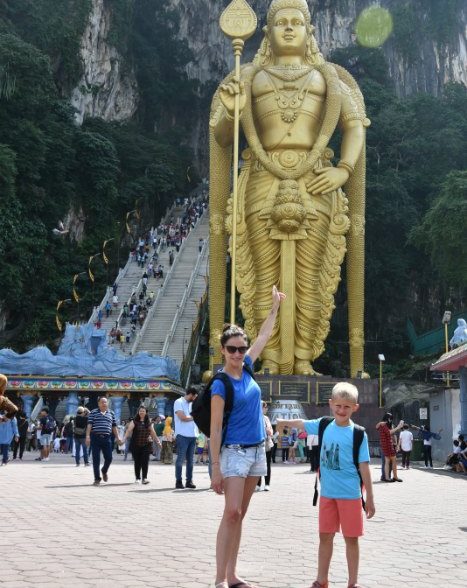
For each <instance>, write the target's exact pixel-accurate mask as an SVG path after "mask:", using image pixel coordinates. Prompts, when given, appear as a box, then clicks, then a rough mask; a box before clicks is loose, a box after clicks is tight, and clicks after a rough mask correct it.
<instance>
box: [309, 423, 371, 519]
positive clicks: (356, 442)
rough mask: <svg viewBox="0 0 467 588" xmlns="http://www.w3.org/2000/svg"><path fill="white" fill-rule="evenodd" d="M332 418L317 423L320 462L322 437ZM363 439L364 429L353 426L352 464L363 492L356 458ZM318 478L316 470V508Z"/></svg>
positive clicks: (319, 473)
mask: <svg viewBox="0 0 467 588" xmlns="http://www.w3.org/2000/svg"><path fill="white" fill-rule="evenodd" d="M333 420H334V418H333V417H323V418H322V419H321V420H320V422H319V429H318V455H319V460H320V462H321V446H322V443H323V435H324V431H325V430H326V427H327V426H328V425H330V424H331V423H332V422H333ZM364 437H365V428H364V427H361V426H360V425H356V424H354V430H353V447H352V454H353V462H354V465H355V469H356V470H357V473H358V477H359V478H360V487H361V488H362V490H363V480H362V475H361V474H360V467H359V462H358V456H359V453H360V447H361V445H362V443H363V439H364ZM318 478H321V472H320V471H319V468H318V473H317V474H316V479H315V493H314V496H313V506H316V504H317V503H318ZM362 508H365V500H364V498H363V491H362Z"/></svg>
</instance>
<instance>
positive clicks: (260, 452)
mask: <svg viewBox="0 0 467 588" xmlns="http://www.w3.org/2000/svg"><path fill="white" fill-rule="evenodd" d="M220 466H221V472H222V476H223V477H224V478H234V477H236V478H247V477H248V476H254V477H260V476H265V475H266V473H267V468H266V449H265V447H264V443H263V444H262V445H259V446H258V447H244V448H242V447H240V446H239V445H233V446H230V447H226V446H225V445H224V447H222V451H221V463H220Z"/></svg>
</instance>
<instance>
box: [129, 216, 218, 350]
mask: <svg viewBox="0 0 467 588" xmlns="http://www.w3.org/2000/svg"><path fill="white" fill-rule="evenodd" d="M205 214H207V213H206V212H203V214H202V215H201V216H200V217H199V218H198V220H197V222H196V224H195V226H194V227H193V229H192V230H191V231H190V232H189V233H188V235H187V237H186V238H185V239H184V240H183V243H182V244H181V246H180V251H179V252H178V254H177V255H176V256H175V259H174V262H173V264H172V266H171V267H170V269H169V271H168V272H167V275H166V276H165V279H164V283H163V284H162V286H161V287H160V288H159V292H158V293H157V296H156V299H155V300H154V302H153V304H152V306H151V308H150V309H149V311H148V314H147V315H146V320H145V321H144V324H143V326H142V327H141V329H140V331H139V333H138V334H137V335H136V338H135V341H134V343H133V345H132V347H131V351H130V355H134V354H135V352H136V349H137V348H138V345H139V344H140V343H141V341H142V339H143V336H144V334H145V333H146V330H147V328H148V325H149V324H150V322H151V321H152V318H153V316H154V313H155V312H156V308H157V306H158V304H159V300H160V298H161V297H162V295H163V294H164V292H165V289H166V287H167V284H168V283H169V282H170V278H171V277H172V272H173V271H174V270H175V268H176V266H177V265H178V262H179V259H180V257H181V253H182V252H183V250H184V249H185V244H186V242H187V241H188V239H189V238H190V236H191V235H193V230H194V229H195V227H196V226H197V225H198V223H199V222H200V221H201V219H202V218H203V216H204V215H205Z"/></svg>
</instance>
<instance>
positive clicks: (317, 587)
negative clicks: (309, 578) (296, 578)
mask: <svg viewBox="0 0 467 588" xmlns="http://www.w3.org/2000/svg"><path fill="white" fill-rule="evenodd" d="M310 588H329V584H328V582H325V583H324V584H320V583H319V582H318V580H315V581H314V582H313V584H312V585H311V586H310Z"/></svg>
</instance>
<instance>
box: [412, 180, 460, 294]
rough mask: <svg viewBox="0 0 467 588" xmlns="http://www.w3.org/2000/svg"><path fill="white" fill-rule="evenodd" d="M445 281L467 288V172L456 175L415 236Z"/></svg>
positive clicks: (443, 184)
mask: <svg viewBox="0 0 467 588" xmlns="http://www.w3.org/2000/svg"><path fill="white" fill-rule="evenodd" d="M411 238H412V241H413V242H414V243H415V244H416V245H418V246H420V247H421V248H423V249H424V250H425V251H426V252H427V253H428V254H429V255H430V258H431V260H432V262H433V265H434V266H435V268H436V270H437V271H438V272H439V275H440V276H441V278H442V279H443V280H446V281H447V282H448V284H449V285H451V286H460V287H463V288H466V287H467V171H452V172H450V173H449V174H448V175H447V177H446V179H445V180H444V182H443V183H442V184H441V187H440V191H439V193H438V195H437V196H436V197H435V199H434V201H433V203H432V205H431V207H430V209H429V210H428V212H427V213H426V214H425V215H424V217H423V219H422V221H421V223H420V225H419V226H418V227H416V228H415V229H414V230H413V231H412V234H411Z"/></svg>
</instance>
